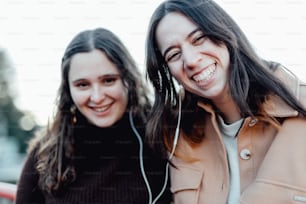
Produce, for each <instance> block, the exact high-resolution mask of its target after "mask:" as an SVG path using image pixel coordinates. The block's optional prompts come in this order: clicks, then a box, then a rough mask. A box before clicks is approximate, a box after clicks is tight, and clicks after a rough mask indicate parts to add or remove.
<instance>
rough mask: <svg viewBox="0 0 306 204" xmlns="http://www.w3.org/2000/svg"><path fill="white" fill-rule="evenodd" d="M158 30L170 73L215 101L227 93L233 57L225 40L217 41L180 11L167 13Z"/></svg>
mask: <svg viewBox="0 0 306 204" xmlns="http://www.w3.org/2000/svg"><path fill="white" fill-rule="evenodd" d="M155 34H156V40H157V43H158V47H159V50H160V51H161V54H162V55H163V57H164V59H165V61H166V63H167V64H168V67H169V69H170V72H171V74H172V75H173V76H174V77H175V78H176V80H177V81H178V82H179V83H180V84H181V85H183V86H184V88H185V89H186V90H188V91H189V92H191V93H194V94H196V95H199V96H201V97H205V98H208V99H211V100H212V101H214V100H221V99H222V98H223V96H224V95H228V72H229V71H228V70H229V64H230V59H229V52H228V49H227V47H226V46H225V44H216V43H214V42H213V41H212V40H210V39H209V38H208V37H206V35H205V31H202V30H201V29H200V28H199V27H198V26H197V25H196V24H195V23H193V22H192V21H191V20H189V19H188V18H187V17H185V16H184V15H182V14H181V13H178V12H172V13H169V14H167V15H166V16H165V17H164V18H163V19H162V20H161V21H160V23H159V25H158V26H157V30H156V33H155ZM220 97H221V98H220Z"/></svg>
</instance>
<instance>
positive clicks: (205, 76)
mask: <svg viewBox="0 0 306 204" xmlns="http://www.w3.org/2000/svg"><path fill="white" fill-rule="evenodd" d="M215 70H216V66H215V64H212V65H210V66H209V67H208V68H207V69H205V70H204V71H203V72H201V73H200V74H198V75H195V76H193V80H195V81H196V82H200V81H205V80H208V79H210V77H211V76H212V75H213V73H214V71H215Z"/></svg>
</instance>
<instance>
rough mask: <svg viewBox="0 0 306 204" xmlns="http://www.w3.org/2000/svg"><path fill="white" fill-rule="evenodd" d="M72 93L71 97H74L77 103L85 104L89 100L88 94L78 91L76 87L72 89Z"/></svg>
mask: <svg viewBox="0 0 306 204" xmlns="http://www.w3.org/2000/svg"><path fill="white" fill-rule="evenodd" d="M70 94H71V98H72V100H73V102H74V103H75V104H83V103H85V101H86V100H87V96H86V94H84V93H81V92H79V91H76V90H74V89H72V90H71V91H70Z"/></svg>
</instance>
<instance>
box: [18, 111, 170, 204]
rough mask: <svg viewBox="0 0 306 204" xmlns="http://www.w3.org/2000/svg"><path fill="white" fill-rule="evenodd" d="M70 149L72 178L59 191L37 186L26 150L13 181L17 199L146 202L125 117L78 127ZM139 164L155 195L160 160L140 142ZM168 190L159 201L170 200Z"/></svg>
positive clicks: (74, 203) (60, 203)
mask: <svg viewBox="0 0 306 204" xmlns="http://www.w3.org/2000/svg"><path fill="white" fill-rule="evenodd" d="M138 130H139V128H138ZM143 130H144V129H143ZM143 130H142V131H141V130H140V134H143V133H144V131H143ZM75 149H76V151H75V155H74V158H73V162H74V164H75V166H76V172H77V178H76V180H75V181H74V182H73V183H71V184H69V185H68V186H67V187H66V188H64V190H63V191H62V192H61V193H60V194H58V195H50V194H48V193H47V192H44V191H41V190H40V188H39V187H37V179H38V174H37V171H36V170H35V168H34V164H35V158H34V157H33V155H32V156H31V154H30V155H29V157H28V159H27V161H26V163H25V165H24V169H23V173H22V175H21V178H20V182H19V184H18V186H19V187H18V193H17V201H16V204H21V203H22V204H26V203H31V204H34V203H40V204H42V203H46V204H68V203H69V204H98V203H103V204H112V203H116V204H117V203H118V204H138V203H139V204H146V203H148V195H149V194H148V190H147V187H146V185H145V182H144V179H143V176H142V174H141V171H140V163H139V142H138V139H137V138H136V135H135V134H134V132H133V130H132V129H131V127H130V123H129V121H128V119H127V117H124V118H123V119H122V120H121V121H119V122H118V123H116V124H115V125H113V126H112V127H109V128H99V127H96V126H93V125H86V126H80V127H77V128H76V129H75ZM144 164H145V170H146V174H147V177H148V180H149V184H150V187H151V189H152V192H153V197H155V196H156V195H157V194H158V193H159V192H160V190H161V189H162V185H163V182H164V171H165V168H164V167H165V163H164V162H163V161H162V160H161V159H160V158H159V157H157V156H155V155H153V154H152V152H151V151H150V150H149V149H148V148H147V147H146V145H145V146H144ZM33 172H35V174H33ZM168 192H169V191H167V192H166V193H165V195H164V196H163V197H162V198H161V199H160V203H170V200H169V199H170V195H169V193H168Z"/></svg>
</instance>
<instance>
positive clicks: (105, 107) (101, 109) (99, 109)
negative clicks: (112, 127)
mask: <svg viewBox="0 0 306 204" xmlns="http://www.w3.org/2000/svg"><path fill="white" fill-rule="evenodd" d="M110 106H111V105H107V106H103V107H92V109H93V110H94V111H96V112H99V113H101V112H104V111H106V110H107V109H109V107H110Z"/></svg>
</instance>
